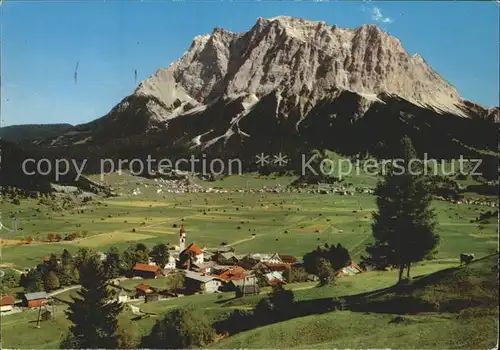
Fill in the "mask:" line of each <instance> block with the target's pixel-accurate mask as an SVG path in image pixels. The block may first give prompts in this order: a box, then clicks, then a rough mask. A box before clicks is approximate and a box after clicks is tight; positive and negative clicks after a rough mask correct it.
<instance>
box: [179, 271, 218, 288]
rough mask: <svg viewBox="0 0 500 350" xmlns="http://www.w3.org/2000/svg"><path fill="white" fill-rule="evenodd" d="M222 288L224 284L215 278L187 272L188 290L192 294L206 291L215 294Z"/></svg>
mask: <svg viewBox="0 0 500 350" xmlns="http://www.w3.org/2000/svg"><path fill="white" fill-rule="evenodd" d="M221 286H222V282H221V281H220V280H219V279H218V278H216V277H213V276H208V275H205V274H200V273H198V272H194V271H186V289H188V290H190V291H192V292H198V291H204V292H206V293H214V292H217V291H218V290H219V288H220V287H221Z"/></svg>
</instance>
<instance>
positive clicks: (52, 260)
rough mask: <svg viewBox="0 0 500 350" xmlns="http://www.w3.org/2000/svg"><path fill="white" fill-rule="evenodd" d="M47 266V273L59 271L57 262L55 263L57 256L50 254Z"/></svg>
mask: <svg viewBox="0 0 500 350" xmlns="http://www.w3.org/2000/svg"><path fill="white" fill-rule="evenodd" d="M47 266H48V270H49V271H54V272H57V271H58V270H59V262H58V261H57V256H56V255H55V254H54V253H52V254H50V256H49V262H48V263H47Z"/></svg>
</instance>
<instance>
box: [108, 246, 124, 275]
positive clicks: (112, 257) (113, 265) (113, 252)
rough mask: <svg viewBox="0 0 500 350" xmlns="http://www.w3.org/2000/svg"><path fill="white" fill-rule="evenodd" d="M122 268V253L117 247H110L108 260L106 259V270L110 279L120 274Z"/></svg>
mask: <svg viewBox="0 0 500 350" xmlns="http://www.w3.org/2000/svg"><path fill="white" fill-rule="evenodd" d="M120 270H121V255H120V251H119V250H118V248H116V247H110V248H109V250H108V252H107V253H106V260H105V261H104V272H105V273H106V276H107V277H108V279H111V278H116V277H118V276H120Z"/></svg>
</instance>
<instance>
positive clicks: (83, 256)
mask: <svg viewBox="0 0 500 350" xmlns="http://www.w3.org/2000/svg"><path fill="white" fill-rule="evenodd" d="M95 256H96V252H95V251H94V250H92V249H89V248H80V249H78V252H77V253H76V256H75V259H74V265H75V267H77V268H78V269H80V268H81V267H82V266H85V265H86V263H87V262H89V261H90V260H91V259H92V258H93V257H95Z"/></svg>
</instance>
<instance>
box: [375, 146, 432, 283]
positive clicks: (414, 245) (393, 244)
mask: <svg viewBox="0 0 500 350" xmlns="http://www.w3.org/2000/svg"><path fill="white" fill-rule="evenodd" d="M415 159H416V152H415V149H414V148H413V145H412V144H411V140H410V139H409V138H408V137H405V138H403V140H402V142H401V153H400V157H399V158H398V159H396V160H395V162H393V165H392V166H391V167H390V168H389V169H388V172H387V174H385V175H384V179H383V181H381V182H380V183H379V184H378V185H377V188H376V190H375V195H376V196H377V206H378V212H377V213H374V222H373V224H372V233H373V237H374V239H375V243H374V244H373V245H372V246H371V247H370V248H368V252H369V253H370V251H372V252H376V253H378V254H379V255H380V253H381V254H382V255H384V257H385V259H387V262H388V263H389V264H393V265H396V266H398V267H399V281H401V280H402V279H403V272H404V268H405V267H407V269H408V270H407V277H408V278H409V277H410V266H411V263H413V262H417V261H421V260H422V259H424V258H426V257H428V256H429V255H430V254H432V253H433V252H434V251H435V249H436V247H437V245H438V243H439V236H438V235H437V234H436V233H435V232H434V228H435V213H434V211H433V210H432V209H431V208H430V205H431V200H432V194H431V191H430V188H429V184H428V182H427V180H426V178H425V176H424V171H423V168H422V167H421V166H415V163H416V162H415V161H414V160H415ZM412 160H413V161H412ZM396 161H397V163H396ZM396 164H397V165H396ZM410 166H411V169H410ZM410 170H411V171H410ZM375 258H378V259H380V256H376V257H375Z"/></svg>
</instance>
